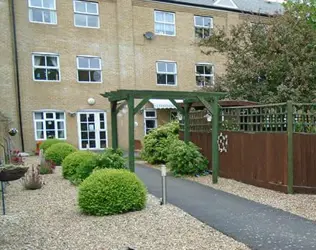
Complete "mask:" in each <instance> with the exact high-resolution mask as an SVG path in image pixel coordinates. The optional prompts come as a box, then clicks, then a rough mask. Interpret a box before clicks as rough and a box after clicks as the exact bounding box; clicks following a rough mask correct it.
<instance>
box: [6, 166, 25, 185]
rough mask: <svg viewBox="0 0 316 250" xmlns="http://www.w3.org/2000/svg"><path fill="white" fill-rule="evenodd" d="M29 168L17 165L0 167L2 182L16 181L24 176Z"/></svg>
mask: <svg viewBox="0 0 316 250" xmlns="http://www.w3.org/2000/svg"><path fill="white" fill-rule="evenodd" d="M27 170H28V167H25V166H21V165H20V166H16V165H6V166H4V167H0V181H15V180H18V179H20V178H21V177H23V176H24V174H25V173H26V172H27Z"/></svg>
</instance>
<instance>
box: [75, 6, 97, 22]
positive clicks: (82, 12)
mask: <svg viewBox="0 0 316 250" xmlns="http://www.w3.org/2000/svg"><path fill="white" fill-rule="evenodd" d="M74 12H75V15H74V20H75V26H77V27H88V28H99V27H100V21H99V5H98V3H93V2H85V1H74Z"/></svg>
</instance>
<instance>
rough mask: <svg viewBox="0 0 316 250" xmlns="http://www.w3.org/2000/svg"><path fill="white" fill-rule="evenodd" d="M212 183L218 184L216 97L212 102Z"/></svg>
mask: <svg viewBox="0 0 316 250" xmlns="http://www.w3.org/2000/svg"><path fill="white" fill-rule="evenodd" d="M212 111H213V113H212V182H213V183H214V184H215V183H217V182H218V173H219V152H218V145H217V138H218V134H219V117H218V116H219V108H218V97H216V96H215V97H214V99H213V102H212Z"/></svg>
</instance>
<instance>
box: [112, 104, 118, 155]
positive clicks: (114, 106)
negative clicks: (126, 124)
mask: <svg viewBox="0 0 316 250" xmlns="http://www.w3.org/2000/svg"><path fill="white" fill-rule="evenodd" d="M116 109H117V102H111V129H112V148H113V149H117V148H118V135H117V111H116Z"/></svg>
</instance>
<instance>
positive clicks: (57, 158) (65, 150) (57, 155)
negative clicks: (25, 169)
mask: <svg viewBox="0 0 316 250" xmlns="http://www.w3.org/2000/svg"><path fill="white" fill-rule="evenodd" d="M75 151H77V149H76V148H75V147H74V146H72V145H71V144H68V143H66V142H60V143H56V144H54V145H52V146H50V147H49V148H48V149H47V150H46V152H45V159H46V160H51V161H52V162H53V163H54V164H55V165H57V166H60V165H61V163H62V162H63V160H64V159H65V158H66V156H67V155H70V154H71V153H73V152H75Z"/></svg>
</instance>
